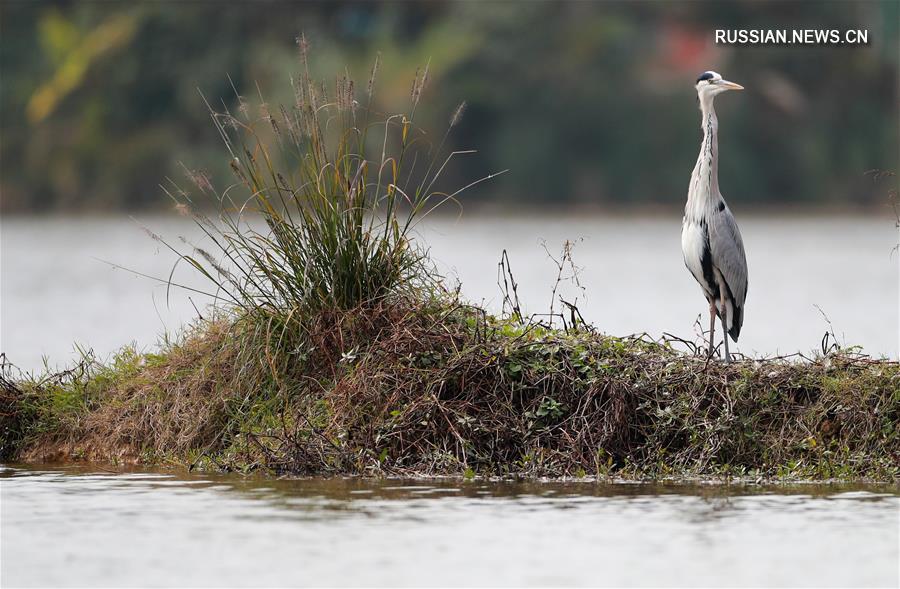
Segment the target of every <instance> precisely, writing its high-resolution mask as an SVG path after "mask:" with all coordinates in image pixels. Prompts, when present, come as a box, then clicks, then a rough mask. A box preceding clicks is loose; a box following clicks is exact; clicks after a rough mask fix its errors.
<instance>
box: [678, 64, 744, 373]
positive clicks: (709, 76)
mask: <svg viewBox="0 0 900 589" xmlns="http://www.w3.org/2000/svg"><path fill="white" fill-rule="evenodd" d="M695 88H696V90H697V98H698V100H699V103H700V113H701V115H702V116H701V123H700V128H701V129H702V130H703V141H702V143H701V144H700V155H699V156H697V163H696V165H695V166H694V171H693V172H691V183H690V186H689V188H688V195H687V203H686V204H685V206H684V218H683V219H682V224H681V251H682V253H683V254H684V264H685V266H687V269H688V270H690V272H691V274H692V275H693V276H694V278H695V279H696V280H697V282H698V283H699V284H700V287H701V288H702V289H703V294H704V296H705V297H706V300H707V302H708V303H709V348H708V352H707V357H708V358H711V357H712V355H713V352H714V350H715V348H714V346H713V343H714V341H715V329H716V317H717V316H718V318H719V320H720V321H721V323H722V331H723V339H724V342H725V362H727V363H730V362H731V354H730V353H729V351H728V336H731V339H733V340H734V341H735V343H737V341H738V336H740V334H741V326H742V325H743V323H744V301H745V300H746V299H747V255H746V253H745V252H744V240H743V238H742V237H741V231H740V229H738V225H737V221H735V219H734V215H732V214H731V209H730V208H728V204H727V203H726V202H725V199H724V198H723V197H722V193H721V192H719V170H718V164H719V145H718V131H719V121H718V119H717V118H716V109H715V106H714V103H715V98H716V96H718V95H719V94H722V93H723V92H727V91H729V90H743V89H744V87H743V86H741V85H740V84H736V83H734V82H729V81H728V80H725V79H723V78H722V76H721V75H720V74H718V73H717V72H713V71H708V72H703V73H702V74H701V75H700V76H699V77H698V78H697V83H696V85H695Z"/></svg>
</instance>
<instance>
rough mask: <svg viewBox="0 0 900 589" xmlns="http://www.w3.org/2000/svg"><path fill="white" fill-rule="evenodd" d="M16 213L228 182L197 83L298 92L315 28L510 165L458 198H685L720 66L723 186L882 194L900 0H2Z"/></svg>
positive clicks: (286, 97)
mask: <svg viewBox="0 0 900 589" xmlns="http://www.w3.org/2000/svg"><path fill="white" fill-rule="evenodd" d="M0 7H2V8H0V27H2V28H0V124H2V136H0V164H2V175H0V195H2V209H3V210H4V211H38V212H39V211H80V210H89V211H107V210H117V209H138V208H143V209H147V208H161V207H169V206H170V203H169V201H168V199H167V198H166V197H165V196H164V194H163V192H162V190H161V189H160V188H159V184H160V183H161V182H162V181H163V179H164V178H165V177H166V176H173V177H176V176H180V175H181V173H180V172H179V169H180V168H179V162H184V163H185V164H186V165H187V166H190V167H192V168H202V169H205V170H207V171H208V172H209V173H210V175H211V176H213V177H214V178H220V179H222V181H230V178H231V176H230V173H229V171H228V168H227V164H228V162H227V159H226V157H225V153H224V149H222V147H221V145H220V143H219V139H218V136H217V134H216V132H215V130H214V128H213V126H212V124H211V123H210V120H209V116H208V113H207V111H206V108H205V107H204V105H203V102H202V100H201V98H200V96H199V93H198V89H200V90H202V92H203V93H204V94H205V95H206V96H208V97H213V98H216V99H220V100H224V102H225V103H226V105H228V106H229V107H230V108H234V107H235V102H236V99H235V95H234V91H233V90H232V87H231V82H230V81H229V76H230V78H231V80H233V82H234V85H235V86H236V87H237V88H238V90H239V91H240V92H241V93H242V94H244V95H246V96H248V97H255V96H256V95H257V85H258V87H259V89H260V90H261V91H262V93H263V95H264V96H265V99H266V101H267V102H269V103H271V104H278V103H280V102H284V103H290V101H291V96H290V83H289V80H290V76H291V75H292V74H293V73H296V70H297V68H298V67H299V64H298V61H297V47H296V45H295V44H294V39H295V37H296V36H297V35H298V33H300V32H303V33H305V35H306V37H307V38H308V39H309V41H310V44H311V56H312V65H313V66H314V68H315V69H316V71H317V73H318V74H319V75H320V76H321V77H323V78H326V79H331V80H333V79H334V76H335V75H336V74H339V73H343V72H344V71H345V68H346V69H347V70H349V72H350V74H351V75H352V76H353V77H354V78H355V79H356V80H357V85H358V87H361V86H364V84H365V81H366V80H367V78H368V75H369V69H370V67H371V64H372V62H373V60H374V57H375V55H376V53H377V52H380V53H381V60H382V67H381V71H380V74H379V93H378V104H379V107H380V108H382V109H383V110H384V111H389V112H396V111H399V110H401V109H403V108H404V107H405V106H406V105H407V104H408V100H409V91H410V84H411V83H412V79H413V76H414V74H415V70H416V67H419V66H423V65H424V64H425V63H426V62H429V60H430V68H429V71H430V74H429V75H430V81H429V85H428V87H427V88H426V91H425V95H424V97H423V105H422V106H421V107H420V111H419V115H418V116H419V118H418V122H419V123H420V124H421V125H422V126H423V127H424V128H425V129H431V130H433V131H434V132H435V133H437V132H440V131H442V130H443V129H444V128H445V127H446V124H447V120H448V118H449V117H450V116H451V114H452V112H453V110H454V108H455V106H456V105H457V104H458V103H459V102H460V101H461V100H466V101H467V102H468V105H469V106H468V109H467V111H466V113H465V116H464V118H463V120H462V122H461V123H460V124H459V126H458V128H456V129H454V131H455V132H454V134H453V136H452V141H453V143H454V147H456V148H460V149H462V148H475V149H478V150H479V154H478V155H477V156H474V157H472V156H470V157H468V159H461V160H459V161H458V162H456V163H455V164H454V169H453V170H449V171H448V172H449V173H450V174H452V175H455V176H456V177H457V179H473V178H475V177H479V176H481V175H484V174H486V173H488V172H490V171H496V170H501V169H506V168H509V169H510V172H509V173H508V174H506V175H504V176H502V177H500V178H498V179H497V180H496V181H493V182H490V183H487V184H483V185H480V186H479V187H478V188H477V189H476V190H473V191H471V192H469V193H468V194H467V195H466V197H465V199H464V202H465V203H466V204H467V206H468V205H469V204H470V203H471V204H476V203H477V204H482V203H493V204H495V205H496V206H498V207H500V208H502V209H503V210H510V209H512V208H514V207H529V206H532V207H533V206H539V205H543V206H553V207H560V208H564V207H568V206H580V205H596V206H600V207H612V206H616V207H619V206H625V207H628V206H632V205H642V206H665V207H666V208H673V207H674V209H675V210H678V209H680V207H681V203H682V200H683V198H684V196H685V193H686V190H687V183H688V178H689V175H690V171H691V168H692V167H693V163H694V160H695V158H696V153H697V149H698V145H699V138H700V129H699V118H698V113H697V111H696V108H697V107H696V97H695V93H694V89H693V84H694V80H695V78H696V77H697V74H698V73H700V72H702V71H704V70H706V69H715V70H717V71H720V72H722V73H723V74H724V75H725V77H727V78H729V79H732V80H734V81H737V82H740V83H741V84H743V85H744V86H746V87H747V91H746V92H744V93H742V94H740V95H736V94H733V95H727V96H725V97H723V98H721V99H720V100H719V101H718V105H719V113H720V121H721V123H720V124H721V139H720V140H721V153H722V160H721V166H722V167H721V171H720V175H721V177H722V179H723V180H722V184H723V190H724V192H725V193H726V194H727V195H728V196H729V197H730V198H731V199H732V200H733V201H743V202H751V201H752V202H757V203H764V204H767V205H777V206H783V205H800V206H840V207H853V206H861V207H877V206H882V205H884V194H885V192H884V190H882V189H880V188H876V187H874V186H873V182H872V180H871V178H869V177H867V176H866V175H865V172H866V171H867V170H871V169H895V168H896V165H897V161H898V124H900V121H898V55H900V48H898V23H900V10H898V8H900V2H897V1H896V0H887V1H884V2H874V1H873V2H866V1H861V2H853V1H830V2H765V1H760V0H744V1H737V2H727V3H724V2H649V1H644V2H511V1H510V2H491V1H487V2H437V1H434V2H365V3H344V2H296V3H289V2H274V1H257V2H245V3H226V2H138V3H125V2H123V3H108V2H87V1H84V2H24V1H22V2H17V1H11V0H5V1H4V2H3V3H2V4H0ZM717 28H745V29H753V28H763V29H771V28H780V29H782V28H783V29H791V28H802V29H810V28H816V29H818V28H827V29H831V28H835V29H841V30H844V29H851V28H853V29H868V31H869V41H870V42H869V45H868V46H863V47H834V46H831V47H828V46H746V47H723V46H716V45H715V44H714V42H713V40H714V38H713V33H714V30H715V29H717Z"/></svg>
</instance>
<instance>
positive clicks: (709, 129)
mask: <svg viewBox="0 0 900 589" xmlns="http://www.w3.org/2000/svg"><path fill="white" fill-rule="evenodd" d="M700 112H701V114H702V119H701V123H700V127H701V128H702V129H703V143H702V144H701V145H700V155H698V156H697V165H695V166H694V173H693V174H692V175H691V187H690V190H689V192H688V201H691V200H697V201H699V202H697V204H698V205H701V206H702V205H705V204H707V203H709V202H712V203H716V202H717V201H718V197H719V138H718V134H719V120H718V119H717V118H716V109H715V108H714V107H713V102H712V99H710V100H708V101H707V100H701V102H700Z"/></svg>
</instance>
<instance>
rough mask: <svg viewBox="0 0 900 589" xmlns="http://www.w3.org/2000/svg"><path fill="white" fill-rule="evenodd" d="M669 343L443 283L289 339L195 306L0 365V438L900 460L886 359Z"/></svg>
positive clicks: (228, 456) (624, 464)
mask: <svg viewBox="0 0 900 589" xmlns="http://www.w3.org/2000/svg"><path fill="white" fill-rule="evenodd" d="M248 338H249V339H248ZM251 341H255V343H256V346H257V347H255V348H253V350H252V353H248V350H247V349H246V346H247V344H248V343H249V342H251ZM675 348H676V346H675V345H674V344H673V343H672V342H653V341H649V340H647V339H643V338H616V337H612V336H607V335H602V334H599V333H595V332H594V331H592V330H590V329H588V328H587V327H585V326H583V325H579V326H578V327H571V328H569V329H568V330H565V329H548V328H546V327H542V326H540V325H535V324H532V325H530V326H529V325H527V324H525V323H522V322H521V321H518V320H514V319H498V318H495V317H491V316H488V315H486V314H484V313H483V312H482V311H481V310H479V309H477V308H473V307H469V306H466V305H463V304H461V303H459V302H458V301H455V300H453V299H447V300H431V301H429V302H425V303H423V302H414V301H403V300H395V301H381V302H379V303H376V304H374V305H371V306H364V307H359V308H356V309H350V310H344V311H340V312H321V313H319V314H318V315H316V316H315V318H311V320H310V323H309V324H308V330H307V331H305V332H304V333H298V334H295V335H294V336H291V337H286V338H275V337H272V334H264V333H260V332H259V331H257V330H256V326H255V324H254V322H253V320H251V319H249V318H245V319H241V320H237V321H234V322H228V321H223V320H218V321H205V322H202V323H200V324H198V325H196V326H195V327H194V329H193V330H191V331H190V332H188V333H187V334H185V336H184V338H183V340H182V341H181V342H179V343H177V344H173V345H171V347H169V348H168V349H166V350H164V351H162V352H160V353H157V354H138V353H136V352H135V351H134V350H125V351H123V352H122V353H120V354H119V355H118V356H117V357H116V358H115V360H114V361H113V362H112V363H111V364H109V365H105V366H104V365H100V364H97V363H93V362H84V363H82V364H81V365H80V366H79V367H78V369H77V370H74V371H69V372H66V373H62V374H58V375H54V376H53V377H51V378H47V379H43V380H32V381H18V382H12V381H10V380H7V381H5V383H4V387H3V389H4V393H3V399H2V404H3V405H2V406H3V411H2V413H3V419H4V422H3V429H2V431H3V440H2V443H3V452H4V454H5V457H6V458H7V459H10V458H12V459H21V460H55V459H71V458H81V459H89V460H100V461H106V462H109V461H113V462H122V461H125V462H133V461H141V462H150V463H156V462H163V463H175V464H181V465H189V466H191V467H203V468H216V469H224V470H236V471H241V472H245V471H248V470H253V469H263V470H266V471H270V472H274V473H293V474H364V475H381V474H393V475H400V474H402V475H410V474H416V475H421V474H429V475H444V474H452V475H471V474H474V473H477V474H479V475H499V476H507V475H523V476H584V475H591V476H612V475H616V476H625V477H684V476H729V477H731V476H739V477H765V478H770V477H788V478H804V479H832V478H837V479H857V478H870V479H876V480H896V477H897V476H898V475H900V432H898V431H897V430H898V428H897V426H898V423H900V367H898V365H897V363H893V362H888V361H879V360H872V359H869V358H866V357H862V356H859V355H856V354H853V353H848V352H842V351H837V350H832V351H830V352H829V353H828V354H824V355H821V356H820V357H817V358H814V359H808V360H789V359H772V360H751V359H743V360H739V361H738V362H735V363H733V364H730V365H729V364H723V363H720V362H717V361H715V360H713V361H707V360H706V358H705V355H703V354H698V355H695V354H690V353H686V352H684V351H679V350H677V349H675Z"/></svg>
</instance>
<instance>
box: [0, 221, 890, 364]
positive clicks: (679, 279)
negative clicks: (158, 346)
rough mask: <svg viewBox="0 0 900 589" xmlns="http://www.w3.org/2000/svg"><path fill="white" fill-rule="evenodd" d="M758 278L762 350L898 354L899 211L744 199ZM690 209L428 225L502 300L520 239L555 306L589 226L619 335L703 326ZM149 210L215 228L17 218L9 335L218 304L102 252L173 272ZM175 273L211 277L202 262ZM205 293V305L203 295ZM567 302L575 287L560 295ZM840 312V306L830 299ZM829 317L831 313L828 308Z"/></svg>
mask: <svg viewBox="0 0 900 589" xmlns="http://www.w3.org/2000/svg"><path fill="white" fill-rule="evenodd" d="M739 217H740V221H741V229H742V232H743V235H744V239H745V241H746V245H747V257H748V264H749V266H750V288H749V294H748V298H747V305H746V313H745V324H744V329H743V332H742V333H741V339H740V342H739V343H738V344H737V345H734V346H732V350H735V349H736V350H738V351H741V352H744V353H746V354H785V353H793V352H797V351H802V352H810V351H811V350H814V349H816V348H818V347H819V345H820V341H821V340H822V336H823V334H824V333H825V332H826V331H829V330H831V331H834V333H835V334H836V335H837V336H838V339H839V341H840V342H841V343H844V344H848V345H851V344H858V345H861V346H863V348H864V349H865V350H866V351H867V352H868V353H869V354H872V355H875V356H881V355H885V356H889V357H891V358H897V352H898V321H900V313H898V307H900V298H898V281H900V256H898V255H896V254H894V253H893V252H892V250H893V248H894V246H895V245H896V244H897V242H898V235H897V229H896V228H895V226H894V221H893V220H892V219H890V218H887V217H877V218H876V217H866V218H837V217H799V216H789V217H754V216H751V215H746V214H744V215H739ZM680 222H681V221H680V218H678V217H677V216H673V217H658V218H640V217H622V218H618V217H602V216H596V217H572V216H568V217H566V216H557V217H553V216H545V217H523V216H509V217H500V216H490V217H488V216H468V215H464V216H463V217H462V218H461V219H460V220H459V221H455V220H453V219H449V218H435V219H429V220H428V221H427V222H426V223H424V224H423V225H421V226H419V236H420V238H421V239H422V241H423V242H424V243H427V244H428V245H430V246H431V251H432V256H433V258H434V259H435V260H436V261H437V263H438V267H439V269H440V270H441V271H442V272H443V273H444V274H445V275H447V276H448V277H449V278H450V279H451V280H459V281H460V282H461V284H462V292H463V295H464V296H465V297H467V298H468V299H470V300H472V301H475V302H482V301H483V302H484V303H485V304H486V305H487V306H488V307H489V308H490V309H493V310H497V309H499V307H500V302H501V300H502V299H501V296H500V290H499V288H498V286H497V262H498V261H499V260H500V256H501V253H502V252H503V250H504V249H506V250H507V251H508V252H509V255H510V260H511V263H512V267H513V270H514V273H515V276H516V279H517V280H518V282H519V294H520V296H521V298H522V302H523V305H524V310H525V312H526V313H547V312H548V311H549V307H550V295H551V291H552V288H553V285H554V282H555V277H556V274H557V269H556V267H555V266H554V264H553V262H552V260H550V259H549V257H548V255H547V252H546V251H545V250H544V245H546V247H547V249H548V250H549V251H550V252H551V253H553V254H557V253H558V251H559V249H560V248H561V246H562V244H563V243H564V242H565V241H566V240H571V241H574V242H576V246H575V261H576V263H577V264H578V266H579V267H580V268H581V272H580V280H581V284H582V285H583V286H584V287H585V288H584V290H583V291H582V290H581V289H578V288H577V287H575V286H574V285H572V284H569V283H566V284H564V285H563V286H562V288H561V290H560V291H559V292H560V294H562V295H563V296H564V297H565V298H566V299H567V300H569V301H576V300H577V303H578V305H579V307H580V309H581V312H582V314H583V315H584V317H585V318H586V319H587V320H589V321H591V322H592V323H594V324H595V325H596V326H597V327H598V328H599V329H601V330H602V331H605V332H607V333H611V334H615V335H627V334H631V333H641V332H647V333H649V334H651V336H652V337H659V336H661V335H662V334H663V333H664V332H669V333H673V334H676V335H678V336H679V337H682V338H685V339H689V340H690V339H698V340H699V335H698V333H699V332H698V325H697V324H696V323H695V322H696V321H697V319H698V318H702V319H701V322H702V323H704V324H705V323H706V318H705V313H706V312H707V306H706V302H705V300H704V298H703V296H702V295H701V293H700V288H699V286H697V284H696V283H695V282H694V280H693V278H692V277H691V276H690V274H689V273H688V272H687V270H685V268H684V263H683V262H682V259H681V241H680ZM139 223H140V224H143V225H145V226H147V227H149V228H151V229H152V230H153V231H155V232H156V233H158V234H160V235H162V236H164V237H166V238H168V239H169V240H171V241H172V242H173V243H176V244H180V241H179V239H178V238H179V236H184V237H186V238H187V239H188V240H190V241H193V242H195V243H199V244H201V245H202V244H205V241H204V240H203V239H202V238H201V236H200V235H198V234H199V231H198V230H197V229H196V228H195V227H194V226H193V225H192V223H191V222H190V220H188V219H183V218H180V217H142V218H140V219H138V222H135V221H133V220H131V219H128V218H126V217H109V218H79V219H73V218H62V217H58V218H15V217H13V218H8V217H7V218H4V219H3V220H2V232H0V237H2V250H0V251H2V264H0V268H2V284H0V296H2V305H0V351H2V352H6V354H7V355H8V356H9V357H10V359H12V361H13V362H15V363H17V364H18V365H20V366H22V367H24V368H27V369H35V368H39V367H40V366H41V364H42V356H47V357H49V359H50V362H51V364H53V365H62V364H65V363H66V362H68V361H69V360H70V359H72V358H73V357H75V355H76V353H75V352H74V351H73V343H78V344H80V345H82V346H84V347H85V348H89V349H93V350H94V351H95V352H96V353H97V354H98V355H99V356H101V357H104V356H106V355H108V354H109V353H111V352H112V351H114V350H116V349H117V348H119V347H120V346H122V345H123V344H126V343H129V342H132V341H135V342H137V343H138V345H139V346H140V347H143V348H147V347H151V346H152V345H153V344H154V343H155V342H156V341H157V338H158V337H159V335H160V334H161V333H163V332H164V331H168V332H175V331H177V330H178V328H179V327H180V326H181V325H182V324H183V323H184V322H186V321H190V320H191V318H192V317H195V316H196V314H197V312H198V310H199V311H200V312H201V313H202V312H204V306H205V305H206V304H207V302H208V301H207V300H206V299H205V298H204V297H202V296H198V295H190V297H189V293H185V292H184V291H178V290H175V291H172V292H170V293H167V291H166V288H165V287H162V286H159V285H156V284H154V283H153V282H151V281H149V280H147V279H145V278H141V277H139V276H136V275H134V274H131V273H129V272H126V271H123V270H120V269H119V270H117V269H114V268H112V267H111V266H110V265H108V264H105V263H103V262H102V261H101V260H106V261H109V262H114V263H116V264H120V265H122V266H126V267H128V268H131V269H134V270H137V271H139V272H143V273H145V274H150V275H153V276H160V277H167V276H168V275H169V271H170V270H171V268H172V264H173V262H174V257H173V254H172V253H171V252H169V251H168V250H167V249H166V248H165V247H163V246H162V245H161V244H159V243H158V242H156V241H153V240H152V239H150V238H149V237H148V236H147V235H146V234H145V233H144V232H143V231H142V229H141V227H140V225H139ZM174 277H175V280H176V281H179V282H182V283H185V284H188V285H191V286H198V287H205V286H206V285H205V283H204V282H203V281H202V280H201V279H200V278H198V277H197V276H196V275H195V274H193V273H192V272H190V271H189V270H188V268H187V267H186V265H182V266H181V267H179V268H177V269H176V272H175V275H174ZM195 307H196V308H195ZM556 309H557V310H558V309H559V303H558V302H557V303H556ZM823 313H824V315H823ZM826 317H827V319H828V321H830V324H829V322H828V321H826Z"/></svg>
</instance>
